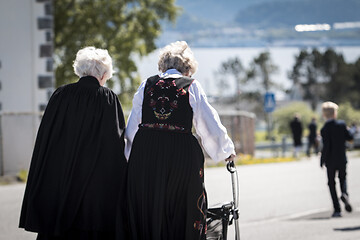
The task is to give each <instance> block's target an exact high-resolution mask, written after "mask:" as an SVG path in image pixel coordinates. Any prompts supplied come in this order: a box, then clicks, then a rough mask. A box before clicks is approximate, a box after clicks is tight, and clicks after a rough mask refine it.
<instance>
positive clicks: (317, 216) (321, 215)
mask: <svg viewBox="0 0 360 240" xmlns="http://www.w3.org/2000/svg"><path fill="white" fill-rule="evenodd" d="M331 215H332V212H331V211H323V212H318V213H311V214H307V215H303V216H301V217H296V218H292V219H291V220H295V221H296V220H309V221H310V220H315V221H317V220H318V221H321V220H330V219H334V218H332V217H331ZM359 217H360V212H359V211H354V212H352V213H346V212H344V213H342V217H340V218H338V219H341V218H359ZM355 230H359V229H355ZM337 231H341V230H337Z"/></svg>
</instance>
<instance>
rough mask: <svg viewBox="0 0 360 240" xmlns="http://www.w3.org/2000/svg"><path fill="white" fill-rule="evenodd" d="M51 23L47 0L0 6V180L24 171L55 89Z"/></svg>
mask: <svg viewBox="0 0 360 240" xmlns="http://www.w3.org/2000/svg"><path fill="white" fill-rule="evenodd" d="M51 21H52V13H51V1H50V0H48V1H47V0H1V1H0V64H1V66H0V84H1V89H0V116H1V121H0V123H1V129H0V137H1V139H0V140H1V142H0V175H1V174H15V173H17V172H18V171H19V170H21V169H28V167H29V163H30V159H31V154H32V149H33V145H34V140H35V137H36V133H37V129H38V126H39V123H40V115H41V111H42V110H43V109H44V106H45V105H46V103H47V101H48V95H49V93H51V92H52V91H53V86H54V84H53V79H54V77H53V72H52V66H51V64H50V65H48V61H50V63H51V60H52V59H51V56H52V39H51V38H52V22H51ZM44 49H45V50H48V51H44ZM39 81H40V82H39Z"/></svg>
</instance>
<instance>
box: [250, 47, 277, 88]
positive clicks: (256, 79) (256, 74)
mask: <svg viewBox="0 0 360 240" xmlns="http://www.w3.org/2000/svg"><path fill="white" fill-rule="evenodd" d="M277 71H278V67H277V66H276V65H275V64H274V63H273V62H272V60H271V57H270V53H269V52H262V53H260V55H259V56H258V57H256V58H254V60H253V61H252V63H251V64H250V69H249V71H248V75H247V81H248V82H252V85H253V86H256V87H255V89H256V90H254V91H258V92H260V93H261V94H264V93H265V92H267V91H269V90H271V89H272V88H274V87H275V88H277V89H280V88H281V87H280V86H279V85H278V84H276V83H275V82H274V81H273V80H272V79H271V78H270V75H272V74H274V73H276V72H277Z"/></svg>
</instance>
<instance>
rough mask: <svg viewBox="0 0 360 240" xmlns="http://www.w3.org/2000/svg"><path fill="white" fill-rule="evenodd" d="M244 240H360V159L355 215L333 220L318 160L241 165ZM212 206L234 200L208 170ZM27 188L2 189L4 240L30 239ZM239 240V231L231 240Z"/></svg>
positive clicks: (354, 156)
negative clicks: (23, 214) (22, 216)
mask: <svg viewBox="0 0 360 240" xmlns="http://www.w3.org/2000/svg"><path fill="white" fill-rule="evenodd" d="M237 169H238V173H239V181H240V232H241V239H242V240H248V239H251V240H285V239H286V240H297V239H299V240H300V239H301V240H307V239H310V240H322V239H324V240H325V239H326V240H328V239H331V240H337V239H339V240H344V239H346V240H352V239H353V240H359V239H360V154H359V153H357V152H351V153H350V154H349V164H348V190H349V193H350V201H351V204H352V206H353V208H354V211H353V212H352V213H351V214H349V213H346V212H345V211H343V217H342V218H336V219H334V218H330V215H331V213H332V204H331V199H330V193H329V191H328V188H327V179H326V171H325V168H324V169H321V168H320V166H319V160H318V157H312V158H310V159H308V158H304V159H302V160H300V161H296V162H288V163H275V164H260V165H250V166H238V167H237ZM205 181H206V188H207V192H208V199H209V206H211V205H214V204H216V203H221V202H227V201H231V200H232V191H231V178H230V173H228V172H227V170H226V169H225V168H207V169H206V170H205ZM23 191H24V184H13V185H7V186H0V232H1V234H0V240H13V239H14V240H28V239H29V240H30V239H35V238H36V235H35V234H33V233H28V232H25V231H23V230H22V229H18V228H17V224H18V218H19V211H20V207H21V200H22V196H23ZM228 239H234V233H233V229H232V228H230V229H229V238H228Z"/></svg>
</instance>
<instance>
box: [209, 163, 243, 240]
mask: <svg viewBox="0 0 360 240" xmlns="http://www.w3.org/2000/svg"><path fill="white" fill-rule="evenodd" d="M226 168H227V170H228V171H229V172H230V174H231V182H232V191H233V201H231V202H227V203H222V204H220V205H219V206H214V207H211V208H209V209H208V210H207V219H206V223H207V234H206V239H207V240H226V239H227V234H228V226H230V225H232V224H233V222H234V223H235V240H240V228H239V209H238V206H239V178H238V174H237V170H236V167H235V163H234V162H233V161H230V162H228V163H227V165H226Z"/></svg>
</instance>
